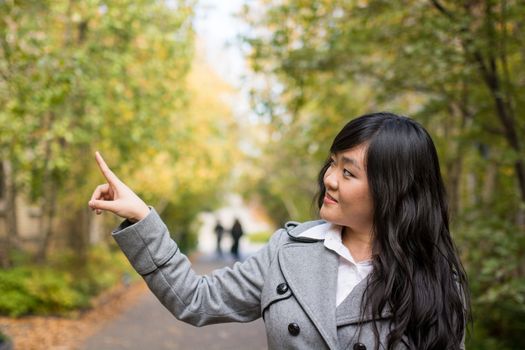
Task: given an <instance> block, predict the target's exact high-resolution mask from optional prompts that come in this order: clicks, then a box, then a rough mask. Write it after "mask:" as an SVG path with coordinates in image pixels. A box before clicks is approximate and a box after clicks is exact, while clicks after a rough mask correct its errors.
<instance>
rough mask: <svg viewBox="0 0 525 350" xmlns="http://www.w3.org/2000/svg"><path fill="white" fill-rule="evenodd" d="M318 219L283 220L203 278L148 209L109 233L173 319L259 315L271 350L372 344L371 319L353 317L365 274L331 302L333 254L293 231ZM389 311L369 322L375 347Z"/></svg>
mask: <svg viewBox="0 0 525 350" xmlns="http://www.w3.org/2000/svg"><path fill="white" fill-rule="evenodd" d="M322 223H323V221H311V222H306V223H303V224H297V223H288V224H286V225H285V228H283V229H280V230H278V231H277V232H275V234H274V235H273V236H272V238H271V239H270V242H269V243H268V244H267V245H266V246H265V247H264V248H263V249H261V250H260V251H259V252H258V253H256V254H255V255H253V256H251V257H250V258H248V259H247V260H246V261H244V262H243V263H236V264H235V265H234V266H233V267H231V268H230V267H226V268H223V269H219V270H216V271H214V272H213V273H212V274H211V275H209V276H199V275H196V274H195V273H194V271H193V270H192V268H191V264H190V262H189V260H188V259H187V258H186V256H184V255H183V254H182V253H181V252H180V251H179V249H178V247H177V244H176V243H175V242H174V241H173V240H172V239H171V238H170V235H169V233H168V229H167V228H166V226H165V225H164V223H163V222H162V220H161V219H160V217H159V216H158V214H157V213H156V211H155V210H154V209H152V210H151V212H150V214H149V215H148V216H147V217H146V218H144V219H143V220H142V221H139V222H137V223H135V224H131V223H130V222H129V221H124V222H123V223H122V224H121V225H120V226H119V227H118V228H117V229H115V230H114V231H113V237H114V238H115V240H116V241H117V243H118V244H119V246H120V247H121V249H122V250H123V251H124V253H125V254H126V256H127V257H128V259H129V261H130V262H131V264H132V265H133V267H134V268H135V269H136V270H137V272H138V273H139V274H141V275H142V277H143V278H144V279H145V280H146V282H147V284H148V286H149V288H150V289H151V290H152V292H153V293H154V294H155V295H156V296H157V298H158V299H159V300H160V301H161V302H162V304H163V305H164V306H165V307H166V308H167V309H168V310H169V311H170V312H171V313H173V315H174V316H175V317H176V318H177V319H179V320H182V321H185V322H188V323H190V324H193V325H195V326H204V325H207V324H213V323H220V322H249V321H253V320H255V319H257V318H259V317H261V316H262V317H263V319H264V323H265V326H266V333H267V337H268V347H269V348H270V349H353V350H364V349H374V348H375V337H374V333H373V330H372V329H373V328H372V322H371V320H372V317H370V316H369V315H365V317H364V319H363V318H361V317H360V305H361V299H362V296H363V292H364V290H365V288H366V282H367V281H366V279H365V280H363V281H362V282H361V283H359V284H358V285H357V286H356V287H355V288H354V289H353V290H352V292H351V293H350V295H349V296H348V297H347V298H346V299H345V300H344V301H343V302H342V303H341V304H340V305H339V306H338V307H336V306H335V305H336V302H335V294H336V286H337V270H338V262H339V260H338V259H339V257H338V255H337V254H336V253H334V252H333V251H331V250H329V249H326V248H325V246H324V244H323V241H318V240H313V239H306V238H301V237H297V236H298V234H299V233H301V232H303V231H304V230H306V229H308V228H310V227H313V226H315V225H319V224H322ZM390 316H391V313H390V312H389V311H388V310H385V312H384V313H383V314H382V316H381V319H380V320H377V322H376V323H377V325H378V327H379V332H380V337H381V346H380V348H383V344H384V340H385V339H386V334H387V332H388V325H389V317H390ZM360 323H361V327H360V326H359V325H360ZM398 348H399V349H407V347H406V346H405V345H403V344H402V345H400V346H399V347H398Z"/></svg>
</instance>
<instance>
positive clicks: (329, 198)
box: [323, 193, 337, 204]
mask: <svg viewBox="0 0 525 350" xmlns="http://www.w3.org/2000/svg"><path fill="white" fill-rule="evenodd" d="M323 202H324V203H326V204H336V203H337V201H336V200H335V198H334V197H332V196H330V195H329V194H328V193H325V195H324V199H323Z"/></svg>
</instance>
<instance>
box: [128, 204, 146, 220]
mask: <svg viewBox="0 0 525 350" xmlns="http://www.w3.org/2000/svg"><path fill="white" fill-rule="evenodd" d="M150 211H151V209H150V208H149V207H148V206H147V205H146V204H144V207H143V208H142V209H141V210H140V211H139V212H138V213H137V214H136V215H134V216H133V217H131V218H128V220H129V221H131V222H132V223H136V222H139V221H141V220H142V219H144V218H145V217H146V216H148V215H149V213H150Z"/></svg>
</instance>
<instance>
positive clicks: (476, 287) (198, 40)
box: [0, 0, 525, 349]
mask: <svg viewBox="0 0 525 350" xmlns="http://www.w3.org/2000/svg"><path fill="white" fill-rule="evenodd" d="M524 26H525V3H524V2H523V1H519V0H514V1H513V0H454V1H452V0H428V1H425V0H419V1H411V0H404V1H401V0H391V1H384V0H369V1H367V0H354V1H352V0H338V1H334V0H332V1H327V0H315V1H314V0H279V1H277V0H246V1H241V0H235V1H222V2H221V1H212V0H207V1H204V0H203V1H196V0H195V1H189V0H133V1H131V0H85V1H75V0H41V1H31V0H20V1H16V0H0V162H1V166H0V266H1V269H0V314H1V315H3V316H2V317H1V320H0V326H2V325H4V326H3V327H0V332H3V333H6V334H5V335H2V334H1V333H0V344H2V342H3V343H8V342H9V340H7V339H8V337H9V336H11V337H14V336H13V335H12V334H10V332H9V329H12V328H9V327H8V326H5V325H9V324H12V323H10V322H18V321H17V320H23V319H24V318H26V317H28V316H29V315H32V316H37V317H43V318H44V319H45V318H46V317H49V316H53V317H55V318H56V317H63V318H75V317H76V318H78V317H80V316H79V312H83V310H89V309H90V308H92V307H93V300H95V299H96V297H97V296H99V295H101V293H104V292H105V291H107V290H111V288H114V287H115V286H116V285H118V284H122V283H127V284H129V283H132V281H134V280H136V279H137V275H136V274H135V273H134V272H132V271H131V269H130V267H129V264H128V263H127V262H126V261H125V259H124V257H123V255H122V254H121V253H120V252H119V251H118V248H116V246H115V244H114V242H113V240H112V238H111V235H110V231H111V230H112V229H113V228H114V227H116V225H118V223H119V220H118V218H116V217H114V216H111V215H108V214H104V215H101V216H96V215H94V214H93V213H92V212H91V211H90V210H89V208H88V207H87V202H88V200H89V198H90V196H91V193H92V192H93V190H94V188H95V187H96V186H97V185H98V184H100V183H102V182H103V178H102V176H101V175H100V173H99V170H98V168H97V167H96V164H95V162H94V152H95V151H96V150H99V151H100V152H101V153H102V154H103V156H104V157H105V159H106V161H107V163H108V165H109V166H110V167H111V168H112V169H113V171H114V172H115V173H116V174H117V175H118V176H119V177H120V178H121V179H122V180H123V181H124V182H125V183H127V184H128V185H129V186H130V187H131V188H132V189H133V190H135V191H136V192H137V193H138V194H139V195H140V196H141V197H142V198H143V199H144V200H145V201H146V202H147V203H149V204H151V205H152V206H154V207H155V208H156V209H157V210H158V211H159V213H161V216H162V218H163V219H164V221H165V222H166V224H167V225H168V227H169V228H170V231H171V234H172V236H173V237H174V238H175V239H176V241H177V242H178V243H179V245H180V246H181V247H182V249H183V251H185V252H186V253H188V254H194V253H195V252H196V249H197V248H198V247H199V245H200V248H201V250H205V251H206V250H207V251H208V252H209V251H213V248H210V247H212V245H213V243H209V242H210V240H213V239H215V238H214V237H213V233H210V232H212V231H211V230H213V225H214V220H222V219H224V220H225V225H230V221H231V220H232V217H233V216H235V215H236V216H239V217H241V221H243V224H245V225H246V231H247V232H246V235H245V237H244V238H243V240H244V241H245V243H246V245H245V246H246V247H247V246H248V242H252V243H255V242H264V240H265V239H267V238H268V237H269V235H270V234H271V233H272V232H273V230H274V229H275V228H277V227H279V226H280V225H282V224H283V223H284V222H286V221H287V220H290V219H291V220H297V221H301V220H308V219H312V218H315V217H316V210H315V206H314V204H313V197H314V195H315V193H316V176H317V172H318V170H319V168H320V166H321V164H322V162H323V161H324V160H325V158H326V156H327V151H328V147H329V146H330V144H331V141H332V139H333V137H334V136H335V133H336V132H337V131H338V130H339V129H340V128H341V127H342V126H343V125H344V124H345V123H346V122H347V121H348V120H350V119H352V118H354V117H357V116H359V115H361V114H364V113H367V112H371V111H380V110H388V111H392V112H395V113H399V114H404V115H408V116H410V117H412V118H415V119H417V120H418V121H419V122H421V123H422V124H423V125H424V126H425V127H426V128H427V129H428V130H429V132H430V133H431V135H432V137H433V138H434V141H435V143H436V146H437V148H438V151H439V156H440V161H441V166H442V173H443V175H444V178H445V182H446V185H447V189H448V195H449V201H450V212H451V218H452V228H451V229H452V234H453V236H454V239H455V241H456V244H457V246H458V249H459V251H460V253H461V256H462V260H463V262H464V265H465V267H466V269H467V272H468V274H469V278H470V286H471V293H472V302H473V311H474V325H473V328H472V332H471V335H470V337H469V338H467V348H470V349H493V348H497V349H524V348H525V338H524V337H523V334H524V332H525V254H524V250H525V152H524V147H525V145H524V143H525V139H524V136H525V90H524V86H525V35H524V34H525V33H524ZM232 198H233V199H232ZM225 207H228V208H230V210H232V212H231V213H230V214H228V213H227V211H226V212H225V209H224V208H225ZM231 208H233V209H231ZM251 222H257V225H253V227H249V225H250V223H251ZM203 227H207V230H208V231H206V232H204V233H203V231H202V230H203ZM199 234H201V236H199ZM203 236H204V237H205V236H207V237H208V243H203V242H202V240H201V241H199V237H203ZM241 247H243V246H242V245H241ZM128 280H129V281H128ZM123 281H124V282H123ZM130 281H131V282H130ZM16 341H17V340H16V339H14V343H15V344H16ZM0 346H1V345H0Z"/></svg>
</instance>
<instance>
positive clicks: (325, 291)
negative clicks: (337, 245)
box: [278, 237, 339, 349]
mask: <svg viewBox="0 0 525 350" xmlns="http://www.w3.org/2000/svg"><path fill="white" fill-rule="evenodd" d="M298 238H300V237H298ZM278 259H279V266H280V268H281V271H282V273H283V275H284V277H285V279H286V281H287V283H288V285H289V287H290V289H291V290H292V292H293V294H294V296H295V297H296V299H297V302H298V303H299V304H300V305H301V307H302V308H303V310H304V311H305V312H306V314H307V315H308V317H309V318H310V319H311V320H312V323H313V324H314V325H315V327H316V328H317V330H318V331H319V333H320V334H321V336H322V337H323V339H324V340H325V342H326V343H327V344H328V347H329V348H331V349H336V348H338V347H339V346H338V339H337V328H336V311H335V293H336V289H337V268H338V263H339V257H338V255H337V254H335V253H334V252H333V251H331V250H329V249H326V247H325V246H324V244H323V242H322V241H314V242H311V243H310V244H305V243H303V242H302V241H298V242H292V243H288V244H285V245H284V246H283V247H282V249H280V250H279V256H278Z"/></svg>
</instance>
